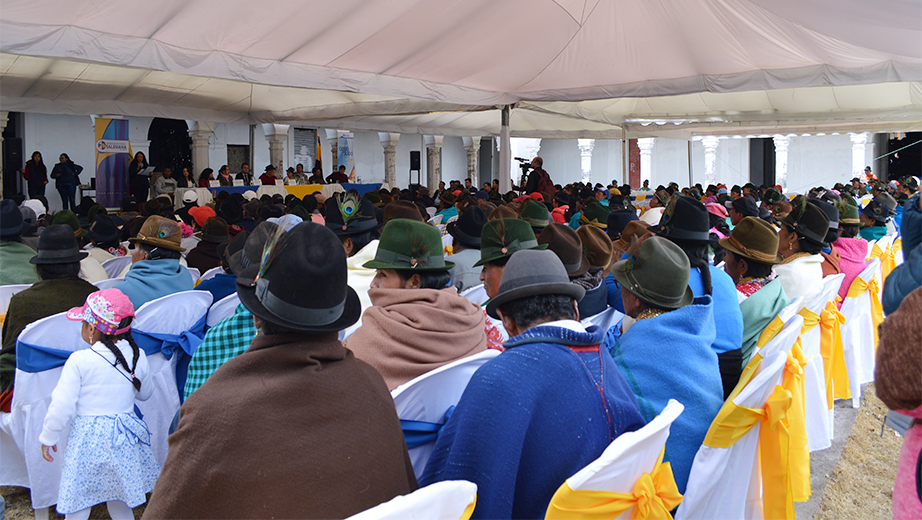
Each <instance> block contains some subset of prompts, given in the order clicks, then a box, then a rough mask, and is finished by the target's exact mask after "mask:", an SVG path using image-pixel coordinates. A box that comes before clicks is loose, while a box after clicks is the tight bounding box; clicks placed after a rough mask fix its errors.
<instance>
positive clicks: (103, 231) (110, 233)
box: [88, 215, 119, 243]
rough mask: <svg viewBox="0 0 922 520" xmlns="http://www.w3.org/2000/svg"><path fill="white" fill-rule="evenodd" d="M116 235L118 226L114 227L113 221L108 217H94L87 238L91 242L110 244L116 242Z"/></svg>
mask: <svg viewBox="0 0 922 520" xmlns="http://www.w3.org/2000/svg"><path fill="white" fill-rule="evenodd" d="M118 235H119V233H118V226H116V225H115V220H114V219H113V218H112V217H110V216H109V215H96V218H95V219H93V223H92V224H90V231H89V233H88V236H89V237H90V240H92V241H93V242H97V243H105V242H112V241H114V240H118Z"/></svg>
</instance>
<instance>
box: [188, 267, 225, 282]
mask: <svg viewBox="0 0 922 520" xmlns="http://www.w3.org/2000/svg"><path fill="white" fill-rule="evenodd" d="M193 269H194V268H193ZM223 273H224V268H223V267H221V266H220V265H219V266H218V267H212V268H211V269H209V270H207V271H205V272H204V273H203V274H202V276H201V277H200V278H199V279H198V281H200V282H204V281H205V280H210V279H211V278H214V277H215V275H216V274H223Z"/></svg>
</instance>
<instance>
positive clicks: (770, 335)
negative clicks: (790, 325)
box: [727, 316, 784, 401]
mask: <svg viewBox="0 0 922 520" xmlns="http://www.w3.org/2000/svg"><path fill="white" fill-rule="evenodd" d="M783 328H784V322H783V321H781V316H775V319H773V320H772V321H770V322H769V323H768V325H766V326H765V328H764V329H763V330H762V334H760V335H759V341H757V342H756V351H755V353H754V354H753V355H752V356H751V357H750V358H749V361H748V362H747V363H746V366H745V367H743V372H742V374H741V375H740V380H739V382H738V383H736V387H735V388H734V389H733V392H731V393H730V395H729V396H728V397H727V400H729V401H732V400H733V399H735V398H736V396H737V395H739V393H740V390H742V389H743V388H745V387H746V385H747V384H749V380H750V379H752V376H754V375H755V374H756V370H758V368H759V365H760V364H762V360H763V359H764V358H763V357H762V354H760V351H761V350H762V348H763V347H765V345H767V344H768V342H769V341H771V340H773V339H775V336H777V335H778V333H779V332H781V329H783Z"/></svg>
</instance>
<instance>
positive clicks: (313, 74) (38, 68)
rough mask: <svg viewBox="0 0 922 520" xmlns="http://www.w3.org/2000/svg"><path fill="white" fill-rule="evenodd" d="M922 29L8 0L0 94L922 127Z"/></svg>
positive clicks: (678, 13) (616, 5)
mask: <svg viewBox="0 0 922 520" xmlns="http://www.w3.org/2000/svg"><path fill="white" fill-rule="evenodd" d="M920 41H922V3H920V2H918V1H915V0H910V1H905V0H881V1H875V2H866V1H864V0H810V1H803V0H681V1H680V0H672V1H669V0H666V1H649V0H557V1H551V0H503V1H495V0H457V1H449V0H338V1H322V0H314V1H303V0H269V1H266V2H261V3H258V4H254V3H252V2H250V1H244V0H220V1H218V0H161V1H158V2H149V1H142V0H120V1H119V2H118V3H111V2H103V1H102V0H7V1H5V2H4V5H3V9H2V10H0V105H2V109H3V110H17V111H36V112H50V113H68V114H91V113H106V114H124V115H144V116H160V117H173V118H179V119H201V120H208V121H213V122H233V123H261V122H283V121H285V122H298V121H303V122H307V123H312V124H317V126H320V125H319V123H323V124H324V125H329V126H328V127H335V128H349V129H356V130H361V129H367V130H378V131H401V132H405V133H418V132H413V131H412V130H413V129H416V130H418V131H420V132H419V133H441V134H444V135H495V134H498V133H499V124H498V122H499V117H498V114H499V110H498V107H499V106H502V105H505V104H515V107H516V109H515V110H514V111H513V118H512V129H511V133H512V135H513V136H521V137H599V138H601V137H620V136H621V135H622V129H623V130H624V131H625V132H626V135H628V136H640V135H669V136H676V137H682V136H690V135H692V134H711V133H727V132H728V131H729V132H735V133H744V134H748V133H751V132H750V130H752V132H757V133H763V132H765V131H774V130H770V129H776V130H777V131H779V132H781V131H787V129H790V128H813V129H822V128H836V129H840V128H845V127H847V126H848V125H849V124H852V123H853V124H854V125H853V126H855V127H856V128H858V127H860V128H864V129H868V130H869V131H876V130H880V131H887V130H895V129H902V130H909V129H917V128H918V127H919V126H920V123H919V121H920V120H922V100H920V82H922V45H919V42H920ZM663 120H666V122H667V124H658V123H659V122H662V121H663ZM676 123H678V124H676ZM805 131H807V130H805ZM813 131H819V130H813Z"/></svg>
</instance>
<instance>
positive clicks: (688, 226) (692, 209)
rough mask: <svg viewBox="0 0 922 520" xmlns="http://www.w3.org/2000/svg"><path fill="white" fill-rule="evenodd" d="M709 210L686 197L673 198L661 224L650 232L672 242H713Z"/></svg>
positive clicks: (651, 228) (653, 227)
mask: <svg viewBox="0 0 922 520" xmlns="http://www.w3.org/2000/svg"><path fill="white" fill-rule="evenodd" d="M710 229H711V221H710V218H709V217H708V210H707V208H706V207H705V206H704V204H702V203H701V202H699V201H697V200H695V199H693V198H691V197H686V196H684V195H679V196H677V197H673V198H672V199H671V200H670V201H669V204H668V205H667V206H666V209H665V211H663V216H662V217H661V218H660V221H659V224H657V225H655V226H651V227H650V228H649V229H648V231H649V232H651V233H653V234H654V235H659V236H661V237H664V238H668V239H670V240H679V241H685V242H698V243H706V242H712V240H711V235H710V232H709V230H710Z"/></svg>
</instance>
